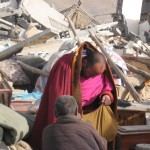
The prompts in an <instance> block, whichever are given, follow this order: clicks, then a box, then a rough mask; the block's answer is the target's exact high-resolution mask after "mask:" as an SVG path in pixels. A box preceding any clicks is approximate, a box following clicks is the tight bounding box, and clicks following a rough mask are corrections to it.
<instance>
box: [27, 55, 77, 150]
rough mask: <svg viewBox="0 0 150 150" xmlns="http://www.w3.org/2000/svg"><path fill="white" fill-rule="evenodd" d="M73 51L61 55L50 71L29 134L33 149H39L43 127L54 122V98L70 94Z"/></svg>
mask: <svg viewBox="0 0 150 150" xmlns="http://www.w3.org/2000/svg"><path fill="white" fill-rule="evenodd" d="M73 57H74V53H71V54H66V55H64V56H63V57H61V58H60V59H59V60H58V61H57V62H56V64H55V65H54V67H53V68H52V70H51V71H50V74H49V77H48V80H47V84H46V87H45V90H44V93H43V96H42V99H41V104H40V107H39V110H38V112H37V116H36V119H35V123H34V126H33V129H32V132H31V136H30V141H29V143H30V145H31V147H32V148H33V150H41V149H42V147H41V141H42V132H43V129H44V128H45V127H46V126H47V125H49V124H52V123H55V121H56V118H55V111H54V104H55V100H56V99H57V98H58V97H60V96H62V95H71V73H72V72H71V70H72V60H73Z"/></svg>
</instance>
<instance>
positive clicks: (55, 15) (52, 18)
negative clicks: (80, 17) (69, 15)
mask: <svg viewBox="0 0 150 150" xmlns="http://www.w3.org/2000/svg"><path fill="white" fill-rule="evenodd" d="M22 5H23V7H24V8H25V10H26V11H27V12H28V13H29V14H30V15H31V17H32V18H33V19H35V20H36V21H38V22H39V23H41V24H42V25H43V26H45V27H46V28H50V29H51V30H52V31H55V32H61V31H65V30H66V29H67V26H68V23H67V22H66V21H65V20H64V16H63V15H62V14H61V13H59V12H58V11H57V10H55V9H54V8H52V7H50V6H49V5H48V4H47V3H45V2H44V1H43V0H38V1H37V0H23V2H22Z"/></svg>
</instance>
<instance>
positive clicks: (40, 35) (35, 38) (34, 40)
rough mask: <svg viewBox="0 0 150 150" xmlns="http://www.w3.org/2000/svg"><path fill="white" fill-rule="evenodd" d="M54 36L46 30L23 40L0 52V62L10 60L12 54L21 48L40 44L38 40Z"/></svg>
mask: <svg viewBox="0 0 150 150" xmlns="http://www.w3.org/2000/svg"><path fill="white" fill-rule="evenodd" d="M54 35H55V34H54V33H52V32H51V30H50V29H46V30H44V31H43V32H41V33H38V34H35V35H33V36H32V37H30V38H28V39H25V40H23V41H21V42H20V43H18V44H16V45H13V46H11V47H9V48H7V49H5V50H4V51H2V52H0V61H2V60H4V59H8V58H10V57H11V56H12V55H13V54H16V53H18V52H19V50H20V49H21V48H23V47H25V46H27V45H29V44H31V43H34V44H35V43H36V44H37V43H40V42H41V41H39V40H40V39H42V40H43V39H44V38H45V36H46V37H47V38H50V37H52V36H54ZM44 40H45V39H44Z"/></svg>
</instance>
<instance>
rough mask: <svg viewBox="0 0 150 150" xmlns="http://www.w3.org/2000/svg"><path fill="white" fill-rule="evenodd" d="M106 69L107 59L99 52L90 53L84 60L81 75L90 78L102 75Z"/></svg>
mask: <svg viewBox="0 0 150 150" xmlns="http://www.w3.org/2000/svg"><path fill="white" fill-rule="evenodd" d="M105 69H106V59H105V57H104V55H103V54H102V53H100V52H98V51H89V52H87V55H86V56H85V57H83V60H82V70H81V75H82V76H84V77H86V78H89V77H94V76H96V75H98V74H102V73H103V72H104V71H105Z"/></svg>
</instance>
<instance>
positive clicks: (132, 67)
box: [126, 63, 150, 80]
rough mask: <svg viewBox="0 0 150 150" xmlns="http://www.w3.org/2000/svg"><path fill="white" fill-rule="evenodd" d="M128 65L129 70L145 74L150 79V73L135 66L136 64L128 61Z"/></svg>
mask: <svg viewBox="0 0 150 150" xmlns="http://www.w3.org/2000/svg"><path fill="white" fill-rule="evenodd" d="M126 65H127V67H128V69H129V70H131V71H133V72H135V73H137V74H139V75H141V76H143V77H144V78H146V79H148V80H150V74H149V73H147V72H146V71H143V70H140V69H138V68H136V67H134V66H132V65H130V64H128V63H126Z"/></svg>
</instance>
